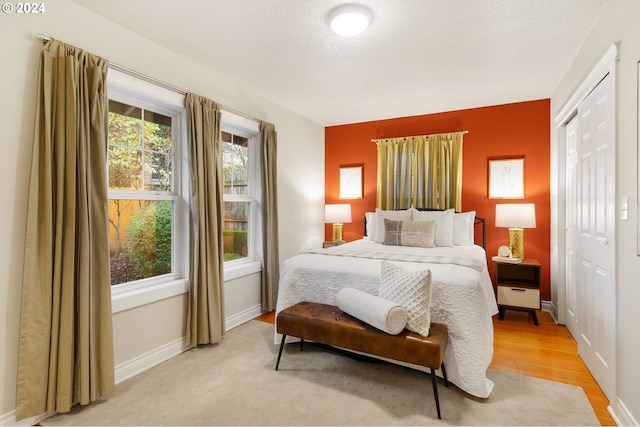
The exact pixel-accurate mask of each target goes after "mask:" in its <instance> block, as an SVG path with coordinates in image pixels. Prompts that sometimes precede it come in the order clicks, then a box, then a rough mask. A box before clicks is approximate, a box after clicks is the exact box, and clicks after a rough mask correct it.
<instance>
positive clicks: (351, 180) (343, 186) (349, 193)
mask: <svg viewBox="0 0 640 427" xmlns="http://www.w3.org/2000/svg"><path fill="white" fill-rule="evenodd" d="M363 169H364V165H344V166H342V165H341V166H340V196H339V197H340V198H341V199H362V193H363V186H362V173H363Z"/></svg>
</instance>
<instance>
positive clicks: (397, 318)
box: [336, 288, 407, 335]
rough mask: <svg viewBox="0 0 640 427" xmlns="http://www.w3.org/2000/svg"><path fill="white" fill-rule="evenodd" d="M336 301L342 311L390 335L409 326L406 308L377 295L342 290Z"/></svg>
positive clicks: (356, 290) (346, 289)
mask: <svg viewBox="0 0 640 427" xmlns="http://www.w3.org/2000/svg"><path fill="white" fill-rule="evenodd" d="M336 300H337V303H338V308H340V310H342V311H344V312H345V313H347V314H350V315H351V316H353V317H355V318H356V319H360V320H362V321H363V322H365V323H368V324H369V325H371V326H373V327H375V328H377V329H380V330H381V331H384V332H386V333H388V334H391V335H397V334H399V333H400V332H402V330H403V329H404V327H405V326H406V324H407V311H406V310H405V309H404V307H402V306H401V305H399V304H397V303H395V302H393V301H389V300H387V299H384V298H380V297H379V296H377V295H372V294H368V293H366V292H363V291H360V290H358V289H354V288H342V289H341V290H340V292H338V295H337V297H336Z"/></svg>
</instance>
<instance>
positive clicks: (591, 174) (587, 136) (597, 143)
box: [565, 75, 615, 401]
mask: <svg viewBox="0 0 640 427" xmlns="http://www.w3.org/2000/svg"><path fill="white" fill-rule="evenodd" d="M614 83H615V82H614V79H613V77H612V76H611V75H607V76H606V77H605V78H604V79H603V80H602V81H601V82H600V83H599V84H598V85H597V86H596V88H595V89H594V90H593V91H592V92H591V93H590V94H589V95H588V96H587V97H586V98H585V100H584V101H583V102H582V103H581V104H580V105H579V106H578V114H577V116H576V118H575V119H574V120H573V121H575V120H577V133H576V137H575V141H574V140H571V139H569V138H570V135H569V129H571V127H570V126H567V138H568V140H567V142H568V146H567V200H566V202H567V204H566V210H567V215H566V226H565V227H566V233H567V234H566V237H567V238H566V242H567V255H566V285H567V289H566V291H567V293H566V302H567V304H566V310H567V312H566V315H567V326H568V328H569V330H570V332H571V333H572V334H573V336H574V338H575V339H576V341H577V342H578V352H579V354H580V356H581V357H582V359H583V360H584V361H585V364H586V365H587V367H588V368H589V370H590V371H591V373H592V375H593V376H594V378H595V379H596V381H597V382H598V384H599V385H600V387H601V388H602V390H603V391H604V393H605V394H606V395H607V397H608V398H609V400H610V401H613V400H614V399H615V396H614V392H615V366H614V362H615V277H614V276H615V244H614V238H615V234H614V231H615V171H614V167H615V111H614V109H615V104H614V102H613V101H614V100H613V96H614ZM570 125H571V126H576V125H572V124H571V123H570ZM574 142H575V144H574V145H575V151H571V150H572V148H570V147H569V145H571V144H572V143H574Z"/></svg>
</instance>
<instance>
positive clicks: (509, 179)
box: [488, 158, 524, 199]
mask: <svg viewBox="0 0 640 427" xmlns="http://www.w3.org/2000/svg"><path fill="white" fill-rule="evenodd" d="M488 193H489V198H490V199H524V158H517V159H489V183H488Z"/></svg>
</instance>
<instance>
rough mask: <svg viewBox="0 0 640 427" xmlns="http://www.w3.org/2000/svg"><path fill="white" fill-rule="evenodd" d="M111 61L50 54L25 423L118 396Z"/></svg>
mask: <svg viewBox="0 0 640 427" xmlns="http://www.w3.org/2000/svg"><path fill="white" fill-rule="evenodd" d="M107 65H108V64H107V61H105V60H104V59H102V58H99V57H97V56H94V55H91V54H89V53H87V52H84V51H82V50H80V49H78V48H75V47H73V46H69V45H66V44H64V43H61V42H58V41H56V40H50V41H48V42H47V43H46V44H45V46H44V48H43V50H42V54H41V58H40V67H39V78H38V89H37V93H38V99H37V102H36V120H35V135H34V147H33V153H32V163H31V177H30V184H29V199H28V211H27V229H26V241H25V255H24V271H23V283H22V311H21V317H20V339H19V348H18V351H19V359H18V382H17V399H16V400H17V401H16V418H17V419H18V420H20V419H23V418H26V417H30V416H35V415H40V414H42V413H45V412H54V411H57V412H68V411H69V409H70V408H71V406H72V405H73V404H75V403H80V404H82V405H86V404H88V403H90V402H92V401H95V400H98V399H101V398H104V397H107V396H109V395H110V394H111V393H112V392H113V390H114V365H113V363H114V362H113V332H112V323H111V280H110V272H109V271H110V269H109V246H108V240H109V239H108V222H107V176H106V153H107V121H108V101H107V90H106V74H107Z"/></svg>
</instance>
